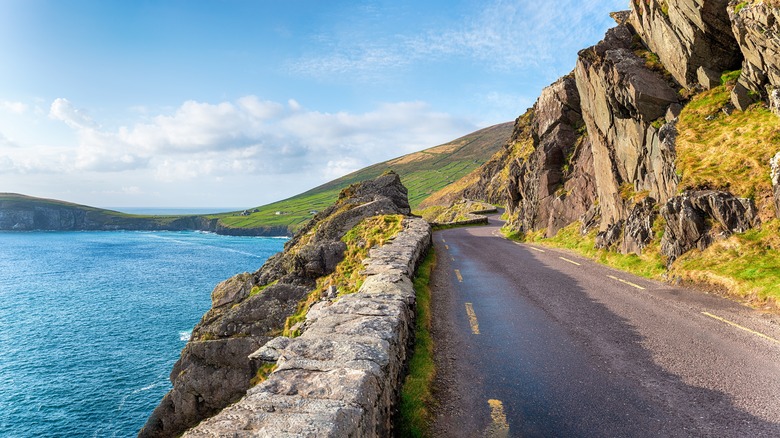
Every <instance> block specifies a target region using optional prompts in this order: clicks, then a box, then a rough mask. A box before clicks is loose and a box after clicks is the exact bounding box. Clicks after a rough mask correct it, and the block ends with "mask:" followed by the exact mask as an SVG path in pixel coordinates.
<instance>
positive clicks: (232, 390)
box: [139, 173, 430, 437]
mask: <svg viewBox="0 0 780 438" xmlns="http://www.w3.org/2000/svg"><path fill="white" fill-rule="evenodd" d="M409 212H410V209H409V203H408V199H407V191H406V188H405V187H404V186H403V185H402V184H401V181H400V178H399V177H398V175H397V174H395V173H387V174H384V175H382V176H380V177H378V178H376V179H374V180H371V181H366V182H363V183H360V184H356V185H353V186H350V187H348V188H347V189H345V190H343V191H342V192H341V194H340V196H339V200H338V201H337V202H336V204H334V205H332V206H331V207H329V208H328V209H326V210H324V211H322V212H320V213H318V214H317V215H316V216H315V217H314V219H313V220H312V221H310V222H309V223H308V224H307V225H306V226H305V227H304V228H303V229H301V230H300V231H299V232H298V233H296V235H295V236H294V237H293V238H292V239H291V240H290V241H288V242H287V243H286V244H285V249H284V251H283V252H281V253H279V254H277V255H275V256H273V257H271V258H270V259H268V261H267V262H266V263H265V264H264V265H263V266H262V267H261V268H260V269H259V270H258V271H256V272H254V273H251V274H250V273H244V274H239V275H237V276H235V277H233V278H231V279H228V280H226V281H224V282H223V283H221V284H219V285H218V286H217V287H216V288H215V289H214V291H213V292H212V307H211V309H210V310H209V311H208V312H207V313H206V314H205V315H204V316H203V318H202V319H201V321H200V322H199V323H198V324H197V325H196V327H195V328H194V330H193V332H192V337H191V338H190V340H189V342H188V343H187V345H186V346H185V348H184V350H183V351H182V353H181V358H180V359H179V361H178V362H177V363H176V364H175V365H174V368H173V370H172V372H171V382H172V383H173V389H172V390H171V391H170V392H169V393H168V394H167V395H165V397H164V398H163V400H162V401H161V403H160V405H159V406H158V407H157V408H156V409H155V411H154V412H153V413H152V415H151V416H150V418H149V419H148V421H147V423H146V425H145V426H144V427H143V429H142V430H141V431H140V433H139V436H141V437H168V436H178V435H179V434H181V433H182V432H184V431H185V430H187V429H188V428H190V427H192V426H195V425H196V424H197V423H198V422H200V421H201V420H203V419H205V418H208V417H211V416H213V415H215V414H216V413H218V412H219V411H220V410H221V409H223V408H224V407H226V406H228V405H229V404H231V403H234V402H236V401H237V400H239V399H240V398H241V397H243V396H244V395H245V394H246V392H247V390H248V389H249V388H250V387H251V386H252V385H253V384H256V383H258V382H260V381H262V380H264V379H265V378H266V376H267V374H268V372H269V370H270V368H269V367H267V366H265V365H266V364H265V363H264V362H263V361H262V360H260V359H257V358H252V357H250V355H251V354H252V353H254V352H255V351H257V350H258V349H260V348H261V347H263V346H264V345H267V344H268V343H269V342H271V341H273V342H274V343H275V344H274V345H276V344H278V343H279V342H282V341H284V342H287V341H288V340H289V339H290V338H289V337H296V336H297V335H299V334H300V333H306V330H307V328H308V324H310V318H309V317H307V316H306V315H307V311H308V310H309V308H312V306H315V304H317V303H320V302H328V303H330V302H331V301H334V302H338V303H341V302H342V301H343V302H344V303H346V302H348V301H349V300H339V296H342V295H350V294H354V295H356V296H357V295H361V292H358V289H360V290H362V289H363V288H361V287H360V286H361V285H362V286H363V287H366V285H367V284H369V283H370V282H369V281H368V280H367V279H366V278H365V276H366V275H368V274H369V272H366V271H367V270H368V271H370V269H364V268H362V262H363V259H364V257H365V256H366V255H367V253H368V251H369V250H370V249H371V247H373V246H377V247H379V246H381V244H382V243H384V242H385V241H389V240H392V239H393V238H394V237H395V236H396V235H397V234H398V233H403V232H404V230H405V229H407V228H408V227H410V226H412V224H413V222H412V223H410V222H408V221H406V220H404V219H403V217H404V216H406V215H408V214H409ZM426 227H427V225H426ZM427 229H428V233H430V229H429V228H427ZM428 240H430V236H428ZM423 246H424V247H426V248H427V246H425V245H423ZM416 252H420V250H418V251H416ZM372 254H374V253H373V251H372ZM372 257H376V256H375V255H373V256H372ZM410 272H413V269H412V270H411V271H410ZM405 275H407V276H408V275H410V274H409V273H406V274H405ZM404 300H408V297H407V298H404ZM339 305H340V306H341V305H346V304H339ZM280 335H285V336H281V337H280ZM405 342H406V341H403V342H401V344H402V345H403V348H404V351H405V348H406V347H405V345H406V344H405ZM402 356H403V355H402ZM388 391H391V389H388ZM393 391H395V392H393ZM393 394H397V388H392V391H391V392H389V393H388V395H387V397H389V398H392V397H394V395H393ZM383 427H387V426H383Z"/></svg>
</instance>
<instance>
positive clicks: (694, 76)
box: [629, 0, 742, 89]
mask: <svg viewBox="0 0 780 438" xmlns="http://www.w3.org/2000/svg"><path fill="white" fill-rule="evenodd" d="M727 4H728V0H649V1H647V0H633V1H632V2H631V19H630V20H629V22H630V23H631V24H632V25H633V27H634V28H635V29H636V32H637V34H638V35H639V37H641V39H642V41H643V42H644V44H646V45H647V47H648V48H649V49H650V50H652V51H653V52H654V53H656V54H657V55H658V58H659V59H660V61H661V63H663V65H664V66H665V67H666V69H667V70H668V71H669V73H671V75H672V76H673V77H674V79H675V80H676V81H677V82H678V83H679V84H681V85H682V86H684V87H685V88H688V89H695V88H697V87H703V88H704V89H710V88H713V87H714V86H717V85H720V74H721V72H723V71H724V70H736V69H738V68H739V65H740V62H741V61H742V55H741V53H740V51H739V47H738V46H737V44H736V40H735V39H734V34H732V31H731V21H730V20H729V15H728V12H727V11H726V5H727Z"/></svg>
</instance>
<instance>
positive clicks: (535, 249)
mask: <svg viewBox="0 0 780 438" xmlns="http://www.w3.org/2000/svg"><path fill="white" fill-rule="evenodd" d="M528 248H531V249H532V250H534V251H539V252H547V251H545V250H543V249H539V248H534V247H533V246H528ZM567 261H570V260H567Z"/></svg>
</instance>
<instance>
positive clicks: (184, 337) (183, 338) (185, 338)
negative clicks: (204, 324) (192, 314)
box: [179, 330, 192, 342]
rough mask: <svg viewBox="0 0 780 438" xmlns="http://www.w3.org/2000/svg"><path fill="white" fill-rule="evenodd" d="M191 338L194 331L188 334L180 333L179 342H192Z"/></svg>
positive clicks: (187, 332)
mask: <svg viewBox="0 0 780 438" xmlns="http://www.w3.org/2000/svg"><path fill="white" fill-rule="evenodd" d="M190 336H192V330H189V331H186V332H179V340H180V341H184V342H187V341H189V340H190Z"/></svg>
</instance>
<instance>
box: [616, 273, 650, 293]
mask: <svg viewBox="0 0 780 438" xmlns="http://www.w3.org/2000/svg"><path fill="white" fill-rule="evenodd" d="M607 277H609V278H611V279H613V280H615V281H619V282H621V283H623V284H627V285H629V286H632V287H635V288H637V289H642V290H645V288H643V287H642V286H640V285H638V284H634V283H632V282H630V281H626V280H623V279H622V278H617V277H614V276H612V275H607Z"/></svg>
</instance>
